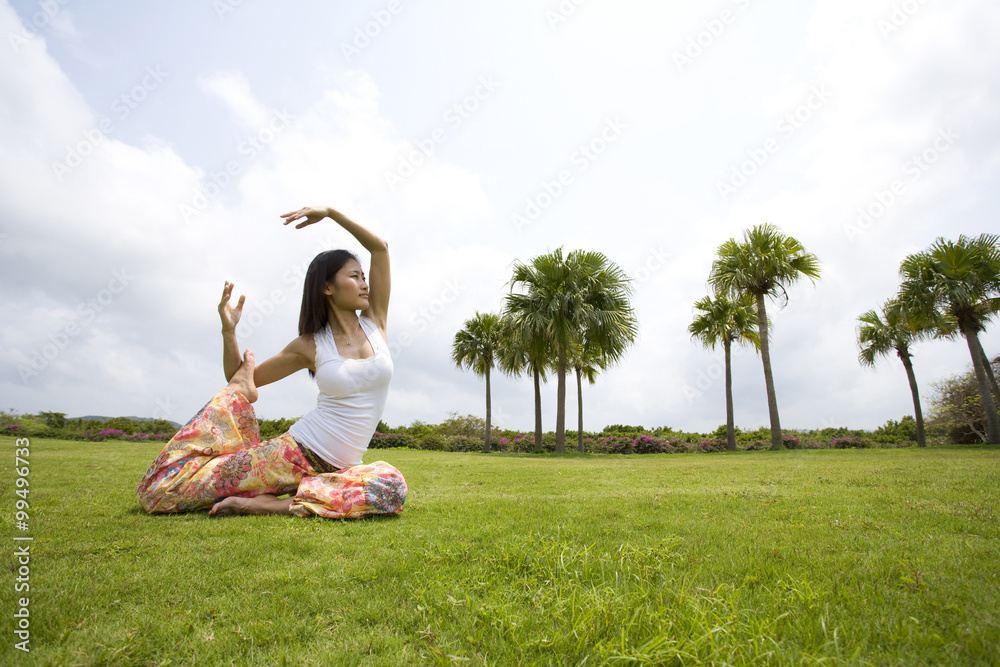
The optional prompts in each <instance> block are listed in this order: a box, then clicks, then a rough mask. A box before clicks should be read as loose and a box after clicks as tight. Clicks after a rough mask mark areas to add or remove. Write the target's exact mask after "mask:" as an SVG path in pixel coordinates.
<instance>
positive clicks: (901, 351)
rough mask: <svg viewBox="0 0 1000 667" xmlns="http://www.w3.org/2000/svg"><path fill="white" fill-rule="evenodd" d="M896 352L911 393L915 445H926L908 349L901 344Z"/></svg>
mask: <svg viewBox="0 0 1000 667" xmlns="http://www.w3.org/2000/svg"><path fill="white" fill-rule="evenodd" d="M896 354H897V355H898V356H899V358H900V360H901V361H902V362H903V368H905V369H906V379H907V380H909V381H910V393H911V394H912V395H913V416H914V417H915V418H916V420H917V446H918V447H926V446H927V438H926V436H925V435H924V413H923V411H922V410H921V409H920V392H919V391H918V390H917V376H916V375H914V374H913V363H912V362H911V361H910V350H909V349H908V348H907V347H906V346H903V347H901V348H896Z"/></svg>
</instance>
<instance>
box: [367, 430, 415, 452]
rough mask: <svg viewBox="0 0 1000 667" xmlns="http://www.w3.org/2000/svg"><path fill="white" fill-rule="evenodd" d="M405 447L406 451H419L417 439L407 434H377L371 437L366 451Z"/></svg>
mask: <svg viewBox="0 0 1000 667" xmlns="http://www.w3.org/2000/svg"><path fill="white" fill-rule="evenodd" d="M400 447H405V448H407V449H420V445H419V443H418V442H417V439H416V438H414V437H413V436H412V435H410V434H409V433H379V432H378V431H376V432H375V434H374V435H373V436H372V439H371V442H369V443H368V449H396V448H400Z"/></svg>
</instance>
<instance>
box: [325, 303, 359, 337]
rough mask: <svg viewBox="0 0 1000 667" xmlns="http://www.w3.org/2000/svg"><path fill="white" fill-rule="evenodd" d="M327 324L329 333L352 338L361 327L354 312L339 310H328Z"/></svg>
mask: <svg viewBox="0 0 1000 667" xmlns="http://www.w3.org/2000/svg"><path fill="white" fill-rule="evenodd" d="M327 322H328V323H329V324H330V331H332V332H333V333H334V334H335V335H344V336H352V335H353V334H354V333H356V332H357V330H358V327H360V326H361V322H360V320H359V318H358V314H357V312H356V311H353V310H342V309H339V308H332V309H330V311H329V314H328V315H327Z"/></svg>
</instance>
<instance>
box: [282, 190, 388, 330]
mask: <svg viewBox="0 0 1000 667" xmlns="http://www.w3.org/2000/svg"><path fill="white" fill-rule="evenodd" d="M281 217H282V218H285V223H284V224H286V225H287V224H289V223H293V222H298V224H297V225H295V229H302V228H303V227H306V226H308V225H312V224H314V223H317V222H319V221H320V220H322V219H323V218H330V219H331V220H333V221H334V222H336V223H337V224H338V225H340V226H341V227H343V228H344V229H346V230H347V231H348V232H349V233H350V234H351V236H353V237H354V238H356V239H357V240H358V243H360V244H361V245H362V246H364V248H365V250H367V251H368V252H370V253H371V257H372V263H371V269H370V270H369V275H368V308H366V309H365V310H363V311H362V312H361V314H362V315H364V316H365V317H367V318H369V319H371V320H372V321H374V322H375V324H377V325H378V327H379V330H381V331H382V335H383V337H384V336H385V333H386V325H387V322H388V319H389V293H390V291H391V287H392V281H391V279H390V272H389V244H388V243H387V242H386V241H385V240H384V239H382V238H381V237H379V236H377V235H376V234H374V233H372V232H371V231H370V230H369V229H367V228H366V227H363V226H362V225H359V224H358V223H356V222H354V221H353V220H351V219H350V218H348V217H347V216H346V215H344V214H343V213H341V212H339V211H337V210H336V209H334V208H332V207H330V206H320V207H311V206H307V207H305V208H301V209H299V210H298V211H291V212H289V213H283V214H282V215H281Z"/></svg>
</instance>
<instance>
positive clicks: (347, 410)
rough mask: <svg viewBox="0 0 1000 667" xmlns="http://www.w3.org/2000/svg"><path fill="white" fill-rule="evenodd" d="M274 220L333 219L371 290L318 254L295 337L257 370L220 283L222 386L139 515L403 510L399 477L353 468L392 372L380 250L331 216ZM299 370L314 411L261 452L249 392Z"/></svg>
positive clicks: (144, 492) (350, 265) (154, 474)
mask: <svg viewBox="0 0 1000 667" xmlns="http://www.w3.org/2000/svg"><path fill="white" fill-rule="evenodd" d="M281 217H282V218H284V219H285V221H284V224H286V225H288V224H292V223H297V224H296V225H295V229H301V228H303V227H306V226H308V225H312V224H315V223H317V222H319V221H321V220H323V219H325V218H327V217H329V218H331V219H332V220H334V221H335V222H336V223H338V224H339V225H340V226H341V227H343V228H344V229H345V230H347V231H348V232H350V233H351V235H353V236H354V238H355V239H357V240H358V241H359V242H360V243H361V245H362V246H364V248H365V249H366V250H367V251H368V252H370V253H371V276H370V283H369V282H368V281H367V280H366V278H365V273H364V270H363V269H362V267H361V263H360V262H359V261H358V259H357V258H356V257H355V256H354V255H353V254H351V253H350V252H348V251H346V250H330V251H327V252H322V253H320V254H319V255H317V256H316V257H315V258H314V259H313V260H312V263H311V264H310V265H309V269H308V271H307V272H306V278H305V285H304V287H303V293H302V307H301V310H300V312H299V336H298V338H296V339H295V340H293V341H292V342H290V343H289V344H288V345H287V346H286V347H285V349H283V350H282V351H281V352H279V353H278V354H276V355H274V356H273V357H271V358H270V359H267V360H266V361H264V362H262V363H261V364H259V365H255V363H254V357H253V353H252V352H250V350H247V351H246V352H245V353H244V355H243V357H242V359H241V358H240V355H239V347H238V345H237V341H236V325H237V324H238V323H239V320H240V316H241V315H242V312H243V304H244V301H245V297H243V296H241V297H240V299H239V301H238V302H237V304H236V306H235V307H233V305H232V302H231V299H232V294H233V284H232V283H229V282H227V283H226V285H225V288H224V289H223V292H222V300H221V302H220V303H219V316H220V317H221V319H222V340H223V367H224V369H225V373H226V379H227V380H228V381H229V384H228V385H227V386H226V387H225V388H224V389H223V390H222V391H220V392H219V393H218V394H216V395H215V397H214V398H212V400H211V401H209V402H208V404H207V405H206V406H205V407H204V408H202V409H201V411H199V412H198V414H197V415H195V417H194V418H193V419H192V420H191V421H190V422H188V423H187V424H186V425H185V426H184V427H183V428H182V429H181V430H179V431H178V432H177V434H176V435H175V436H174V437H173V438H172V439H171V440H170V442H168V443H167V444H166V446H165V447H164V448H163V451H162V452H161V453H160V455H159V456H158V457H157V458H156V460H155V461H154V462H153V465H152V466H150V468H149V470H148V471H147V472H146V474H145V476H144V477H143V478H142V481H141V482H140V483H139V490H138V498H139V503H140V504H141V505H142V507H143V509H144V510H146V511H147V512H150V513H165V512H187V511H192V510H200V509H208V508H211V511H210V515H211V516H224V515H229V514H294V515H296V516H302V517H305V516H310V515H318V516H324V517H328V518H355V517H361V516H368V515H371V514H395V513H398V512H400V511H401V510H402V508H403V502H404V501H405V499H406V482H405V480H404V479H403V476H402V475H401V474H400V472H399V471H398V470H396V469H395V468H394V467H392V466H391V465H389V464H388V463H385V462H382V461H377V462H375V463H372V464H369V465H363V464H362V460H361V459H362V455H363V454H364V453H365V451H366V450H367V448H368V443H369V441H370V440H371V437H372V434H373V433H374V432H375V428H376V427H377V425H378V422H379V420H380V419H381V418H382V411H383V409H384V408H385V402H386V397H387V395H388V391H389V381H390V380H391V378H392V371H393V367H392V359H391V358H390V356H389V347H388V345H387V344H386V321H387V316H388V310H389V289H390V280H389V250H388V246H387V244H386V242H385V241H383V240H382V239H381V238H379V237H378V236H376V235H375V234H373V233H372V232H370V231H368V230H367V229H365V228H364V227H362V226H361V225H359V224H357V223H356V222H354V221H352V220H350V219H349V218H347V217H346V216H344V215H343V214H341V213H339V212H338V211H336V210H334V209H332V208H329V207H320V208H311V207H307V208H302V209H299V210H298V211H293V212H290V213H284V214H282V216H281ZM359 313H360V314H359ZM302 369H307V370H308V371H309V374H310V375H311V376H314V377H315V378H316V383H317V385H318V386H319V398H318V399H317V402H316V407H315V408H314V409H313V410H312V411H310V412H309V413H307V414H306V415H305V416H304V417H303V418H302V419H300V420H299V421H297V422H296V423H295V424H293V425H292V427H291V428H290V429H289V430H288V432H287V433H284V434H282V435H280V436H278V437H277V438H273V439H271V440H268V441H267V442H263V443H262V442H260V435H259V430H258V428H257V420H256V417H255V415H254V411H253V407H252V406H251V403H253V402H254V401H256V400H257V388H258V387H262V386H264V385H267V384H270V383H272V382H276V381H278V380H280V379H282V378H285V377H287V376H289V375H291V374H292V373H295V372H296V371H299V370H302ZM286 495H287V497H284V498H282V497H279V496H286Z"/></svg>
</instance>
